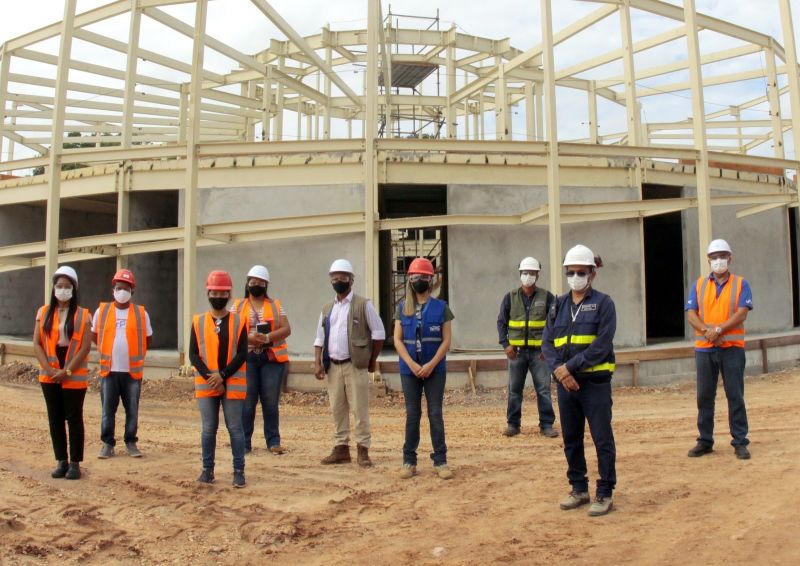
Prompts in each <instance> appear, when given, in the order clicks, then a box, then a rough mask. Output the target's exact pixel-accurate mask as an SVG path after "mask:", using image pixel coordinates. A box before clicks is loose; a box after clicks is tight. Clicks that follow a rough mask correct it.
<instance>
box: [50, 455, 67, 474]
mask: <svg viewBox="0 0 800 566" xmlns="http://www.w3.org/2000/svg"><path fill="white" fill-rule="evenodd" d="M68 467H69V465H68V464H67V461H66V460H59V461H58V463H57V464H56V467H55V469H54V470H53V471H52V472H50V477H53V478H56V479H58V478H63V477H64V476H66V475H67V468H68Z"/></svg>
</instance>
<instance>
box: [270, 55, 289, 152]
mask: <svg viewBox="0 0 800 566" xmlns="http://www.w3.org/2000/svg"><path fill="white" fill-rule="evenodd" d="M278 70H279V71H284V72H285V71H286V58H285V57H284V56H283V55H281V56H280V57H278ZM284 94H285V89H284V87H283V83H282V82H278V92H277V93H275V97H276V98H277V99H278V100H277V104H278V108H277V110H276V112H275V119H274V120H273V121H272V139H273V140H275V141H283V102H284V101H283V97H284Z"/></svg>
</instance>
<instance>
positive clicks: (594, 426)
mask: <svg viewBox="0 0 800 566" xmlns="http://www.w3.org/2000/svg"><path fill="white" fill-rule="evenodd" d="M612 405H613V401H612V400H611V382H610V381H608V382H605V383H597V382H591V381H584V380H581V381H580V389H578V390H577V391H567V390H566V389H565V388H564V386H563V385H561V384H560V383H559V384H558V412H559V413H560V415H561V434H562V436H563V438H564V455H566V457H567V479H569V483H570V485H572V489H573V490H575V491H577V492H580V493H584V492H587V491H589V479H588V477H587V476H586V471H587V470H586V455H585V453H584V447H583V433H584V430H585V426H586V422H587V421H588V423H589V432H590V433H591V435H592V441H594V446H595V449H596V450H597V467H598V468H599V470H598V471H599V472H600V478H599V479H598V480H597V493H596V495H597V497H610V496H611V493H612V491H613V490H614V486H615V485H616V484H617V470H616V459H617V447H616V444H615V443H614V431H613V430H611V406H612Z"/></svg>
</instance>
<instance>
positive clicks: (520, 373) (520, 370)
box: [506, 348, 556, 428]
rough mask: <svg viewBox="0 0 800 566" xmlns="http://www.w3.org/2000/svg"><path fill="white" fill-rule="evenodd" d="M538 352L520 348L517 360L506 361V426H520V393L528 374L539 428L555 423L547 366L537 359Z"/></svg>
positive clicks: (551, 425) (550, 426)
mask: <svg viewBox="0 0 800 566" xmlns="http://www.w3.org/2000/svg"><path fill="white" fill-rule="evenodd" d="M539 354H540V351H539V350H531V349H527V348H524V349H523V348H520V349H518V350H517V358H516V359H514V360H508V411H507V412H506V420H507V421H508V424H509V425H511V426H514V427H516V428H519V427H520V425H521V424H522V391H523V389H525V379H526V378H527V377H528V372H529V371H530V372H531V376H532V377H533V387H534V388H535V389H536V406H537V407H538V409H539V428H552V427H553V423H554V422H556V414H555V412H554V411H553V399H552V397H551V396H550V372H549V371H548V369H547V364H546V363H545V362H544V361H542V360H540V359H539Z"/></svg>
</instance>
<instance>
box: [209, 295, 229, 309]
mask: <svg viewBox="0 0 800 566" xmlns="http://www.w3.org/2000/svg"><path fill="white" fill-rule="evenodd" d="M208 302H209V304H210V305H211V308H213V309H214V310H218V311H221V310H222V309H224V308H225V305H227V304H228V297H209V298H208Z"/></svg>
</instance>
